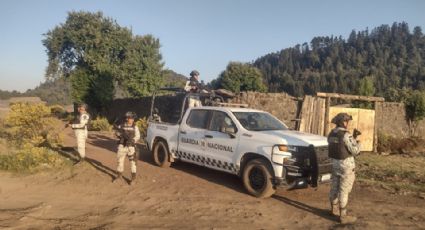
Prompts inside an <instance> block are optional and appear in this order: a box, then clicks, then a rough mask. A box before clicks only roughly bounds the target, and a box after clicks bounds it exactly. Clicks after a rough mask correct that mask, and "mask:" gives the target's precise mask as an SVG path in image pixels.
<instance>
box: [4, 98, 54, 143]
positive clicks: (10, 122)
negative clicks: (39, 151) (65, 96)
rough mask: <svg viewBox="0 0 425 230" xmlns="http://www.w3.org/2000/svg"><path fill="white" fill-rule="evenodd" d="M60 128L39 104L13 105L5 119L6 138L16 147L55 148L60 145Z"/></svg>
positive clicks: (43, 106) (47, 111) (48, 110)
mask: <svg viewBox="0 0 425 230" xmlns="http://www.w3.org/2000/svg"><path fill="white" fill-rule="evenodd" d="M60 127H62V123H61V121H59V120H58V119H56V118H54V117H53V116H52V115H51V113H50V109H49V107H47V106H45V105H44V104H41V103H39V104H29V103H16V104H13V105H11V107H10V112H9V114H8V115H7V116H6V119H5V132H6V138H7V139H8V141H10V142H11V143H12V144H15V145H17V146H23V145H26V144H30V145H32V146H37V147H40V146H45V147H57V146H58V145H59V144H60V143H61V137H60V135H59V133H60V131H61V130H60Z"/></svg>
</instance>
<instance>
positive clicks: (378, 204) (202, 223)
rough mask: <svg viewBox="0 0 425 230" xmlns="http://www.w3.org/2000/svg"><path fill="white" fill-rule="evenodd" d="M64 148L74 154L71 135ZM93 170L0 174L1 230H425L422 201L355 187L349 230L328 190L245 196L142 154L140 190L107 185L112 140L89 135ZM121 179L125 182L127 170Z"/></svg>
mask: <svg viewBox="0 0 425 230" xmlns="http://www.w3.org/2000/svg"><path fill="white" fill-rule="evenodd" d="M65 141H66V145H67V146H73V145H74V138H73V136H72V133H71V132H70V131H69V130H68V131H67V133H66V139H65ZM88 142H89V144H88V146H87V155H88V157H89V158H90V159H92V160H91V161H90V163H83V164H78V165H76V166H74V167H72V169H71V170H69V169H64V170H61V171H57V172H48V173H47V172H44V173H38V174H35V175H29V176H22V175H21V176H17V175H12V174H9V173H4V172H2V173H0V229H152V228H154V229H425V211H424V210H425V209H424V205H425V200H424V199H421V198H417V197H415V196H410V195H407V196H401V195H393V194H389V193H388V192H386V191H384V190H381V189H376V188H371V187H364V186H361V185H359V184H356V185H355V188H354V191H353V192H352V195H351V200H350V204H349V211H350V212H351V213H353V214H354V215H356V216H358V217H359V220H358V222H357V223H356V224H354V225H347V226H344V225H340V224H338V223H337V222H336V220H335V219H334V218H332V217H330V216H328V214H327V213H328V198H327V193H328V190H329V187H328V185H323V186H320V188H319V189H318V190H317V191H315V190H313V189H305V190H298V191H291V192H288V191H281V190H280V191H278V192H277V194H276V195H275V196H273V197H272V198H269V199H256V198H254V197H251V196H249V195H247V194H246V193H245V192H244V190H243V186H242V184H241V182H240V181H239V179H238V178H237V177H235V176H232V175H229V174H226V173H220V172H216V171H213V170H209V169H205V168H202V167H198V166H193V165H190V164H185V163H178V164H176V165H175V166H173V167H172V168H167V169H162V168H159V167H156V166H154V165H153V164H152V161H151V160H150V155H149V153H148V152H147V151H142V154H141V156H140V161H139V162H138V166H137V167H138V178H137V184H135V185H133V186H129V185H128V184H127V183H125V182H123V183H120V184H112V183H111V181H112V178H113V176H114V175H115V167H116V162H115V161H116V160H115V143H116V142H115V140H114V139H113V138H111V137H110V136H108V135H105V134H100V133H97V134H93V133H92V134H90V138H89V140H88ZM126 170H127V171H125V176H126V177H127V178H128V177H129V175H130V172H129V169H128V162H126Z"/></svg>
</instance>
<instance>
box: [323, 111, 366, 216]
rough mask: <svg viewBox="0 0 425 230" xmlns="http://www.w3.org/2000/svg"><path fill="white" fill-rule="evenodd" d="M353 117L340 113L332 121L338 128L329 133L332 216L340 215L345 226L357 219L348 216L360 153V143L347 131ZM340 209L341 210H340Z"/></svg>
mask: <svg viewBox="0 0 425 230" xmlns="http://www.w3.org/2000/svg"><path fill="white" fill-rule="evenodd" d="M351 120H352V117H351V116H350V115H348V114H347V113H339V114H338V115H336V116H335V117H334V118H333V119H332V123H334V124H336V127H335V128H334V129H333V130H332V131H331V132H330V133H329V136H328V143H329V157H330V158H331V160H332V169H333V170H332V184H331V190H330V193H329V200H330V203H331V208H332V214H333V215H335V216H338V215H339V218H340V222H341V223H343V224H347V223H354V222H355V221H356V220H357V218H356V217H354V216H349V215H347V203H348V194H349V193H350V192H351V189H352V188H353V183H354V179H355V173H354V168H355V163H354V156H356V155H358V154H359V153H360V144H359V142H358V141H357V140H356V139H355V138H354V137H353V136H352V135H351V134H350V132H349V131H348V130H347V126H348V123H349V122H350V121H351ZM338 208H339V210H338ZM338 211H339V212H338Z"/></svg>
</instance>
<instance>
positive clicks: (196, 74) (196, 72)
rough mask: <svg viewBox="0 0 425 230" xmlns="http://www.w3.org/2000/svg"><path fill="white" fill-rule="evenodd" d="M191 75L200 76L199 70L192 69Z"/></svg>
mask: <svg viewBox="0 0 425 230" xmlns="http://www.w3.org/2000/svg"><path fill="white" fill-rule="evenodd" d="M190 76H192V77H193V76H199V72H198V71H197V70H192V72H190Z"/></svg>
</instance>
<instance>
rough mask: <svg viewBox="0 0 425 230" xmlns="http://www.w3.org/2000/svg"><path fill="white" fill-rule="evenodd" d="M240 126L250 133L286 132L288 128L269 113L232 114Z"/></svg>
mask: <svg viewBox="0 0 425 230" xmlns="http://www.w3.org/2000/svg"><path fill="white" fill-rule="evenodd" d="M233 114H234V115H235V117H236V118H237V119H238V120H239V122H240V123H241V125H242V126H243V127H244V128H245V129H247V130H251V131H266V130H287V129H288V127H287V126H286V125H285V124H283V123H282V122H281V121H279V120H278V119H276V118H275V117H273V116H272V115H270V114H269V113H260V112H234V113H233Z"/></svg>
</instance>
